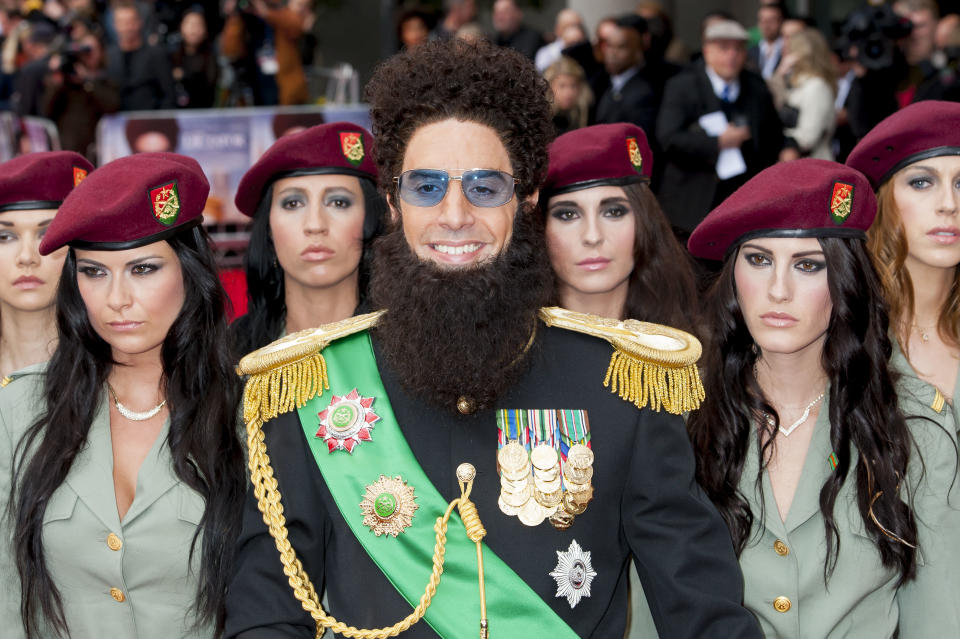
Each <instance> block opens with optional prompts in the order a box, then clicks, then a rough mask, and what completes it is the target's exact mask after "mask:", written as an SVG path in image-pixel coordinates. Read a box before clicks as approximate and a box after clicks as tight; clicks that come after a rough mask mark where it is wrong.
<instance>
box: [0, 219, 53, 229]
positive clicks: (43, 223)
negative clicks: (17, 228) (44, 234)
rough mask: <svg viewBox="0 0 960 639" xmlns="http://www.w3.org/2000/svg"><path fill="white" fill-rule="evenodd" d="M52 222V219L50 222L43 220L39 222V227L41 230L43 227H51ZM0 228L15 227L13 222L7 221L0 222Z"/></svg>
mask: <svg viewBox="0 0 960 639" xmlns="http://www.w3.org/2000/svg"><path fill="white" fill-rule="evenodd" d="M50 222H53V218H50V219H49V220H42V221H40V222H37V227H38V228H39V227H42V226H49V224H50ZM0 226H6V227H7V228H13V226H14V225H13V222H7V221H5V220H0Z"/></svg>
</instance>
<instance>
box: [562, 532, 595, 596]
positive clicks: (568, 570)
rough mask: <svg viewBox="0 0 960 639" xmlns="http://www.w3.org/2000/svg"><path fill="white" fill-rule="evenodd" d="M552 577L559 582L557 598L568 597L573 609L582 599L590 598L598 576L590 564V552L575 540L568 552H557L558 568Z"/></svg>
mask: <svg viewBox="0 0 960 639" xmlns="http://www.w3.org/2000/svg"><path fill="white" fill-rule="evenodd" d="M550 576H551V577H553V578H554V580H556V582H557V594H556V595H555V596H556V597H566V598H567V603H569V604H570V607H571V608H575V607H576V605H577V604H578V603H580V598H581V597H589V596H590V584H591V583H592V582H593V578H594V577H596V576H597V573H596V571H595V570H594V569H593V564H591V563H590V551H584V550H583V549H582V548H580V544H578V543H577V540H576V539H574V540H573V541H571V542H570V547H569V548H568V549H567V551H566V552H561V551H559V550H558V551H557V567H556V568H554V569H553V572H551V573H550Z"/></svg>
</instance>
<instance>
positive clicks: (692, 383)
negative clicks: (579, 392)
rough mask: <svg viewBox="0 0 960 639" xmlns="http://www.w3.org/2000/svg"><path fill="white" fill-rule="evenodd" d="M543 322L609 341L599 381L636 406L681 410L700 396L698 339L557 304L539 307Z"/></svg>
mask: <svg viewBox="0 0 960 639" xmlns="http://www.w3.org/2000/svg"><path fill="white" fill-rule="evenodd" d="M540 319H542V320H543V322H544V323H545V324H546V325H547V326H557V327H559V328H565V329H568V330H571V331H577V332H578V333H586V334H587V335H592V336H594V337H599V338H602V339H605V340H607V341H608V342H610V344H612V345H613V349H614V350H613V355H612V356H611V357H610V366H609V367H607V375H606V377H604V379H603V385H604V386H606V387H608V388H609V389H610V391H611V392H613V393H618V394H619V395H620V397H621V399H625V400H627V401H629V402H632V403H633V404H634V405H636V406H637V408H643V407H645V406H649V407H650V408H651V409H653V410H656V411H659V410H660V407H661V406H662V407H663V409H664V410H666V411H667V412H668V413H675V414H680V413H683V412H686V411H691V410H695V409H697V408H699V407H700V402H701V401H703V397H704V393H703V384H702V383H701V382H700V372H699V371H698V370H697V360H698V359H700V353H701V352H702V348H701V346H700V341H699V340H698V339H697V338H696V337H694V336H693V335H691V334H690V333H687V332H685V331H681V330H678V329H675V328H670V327H669V326H662V325H660V324H651V323H649V322H639V321H637V320H630V319H628V320H623V321H620V320H615V319H609V318H606V317H599V316H597V315H588V314H586V313H576V312H574V311H568V310H567V309H565V308H560V307H557V306H554V307H550V308H541V309H540Z"/></svg>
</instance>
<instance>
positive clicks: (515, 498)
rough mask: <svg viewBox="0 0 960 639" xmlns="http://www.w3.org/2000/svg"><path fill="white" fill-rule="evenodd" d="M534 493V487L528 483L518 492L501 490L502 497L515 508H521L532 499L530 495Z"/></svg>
mask: <svg viewBox="0 0 960 639" xmlns="http://www.w3.org/2000/svg"><path fill="white" fill-rule="evenodd" d="M532 495H533V489H532V488H531V487H530V486H529V485H528V486H524V487H523V490H521V491H520V492H517V493H512V492H507V491H505V490H501V491H500V498H501V499H502V500H503V501H504V502H505V503H506V504H507V505H508V506H513V507H515V508H520V507H521V506H523V505H524V504H525V503H527V501H529V500H530V497H531V496H532Z"/></svg>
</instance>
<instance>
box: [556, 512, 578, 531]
mask: <svg viewBox="0 0 960 639" xmlns="http://www.w3.org/2000/svg"><path fill="white" fill-rule="evenodd" d="M550 524H551V525H552V526H553V527H554V528H556V529H557V530H566V529H567V528H569V527H570V526H572V525H573V515H571V514H570V513H568V512H566V511H564V510H563V509H560V510H557V511H556V512H555V513H553V514H552V515H550Z"/></svg>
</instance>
